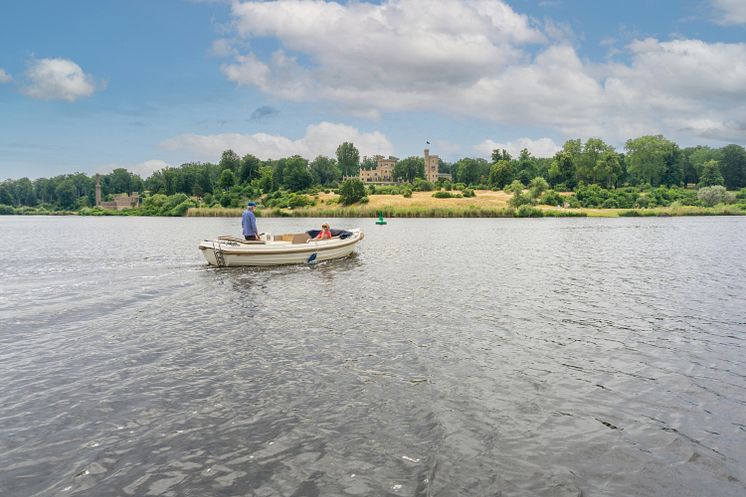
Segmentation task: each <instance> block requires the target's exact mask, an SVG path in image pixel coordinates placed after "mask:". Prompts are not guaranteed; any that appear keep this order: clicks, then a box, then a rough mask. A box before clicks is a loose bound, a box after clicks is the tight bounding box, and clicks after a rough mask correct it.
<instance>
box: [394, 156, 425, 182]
mask: <svg viewBox="0 0 746 497" xmlns="http://www.w3.org/2000/svg"><path fill="white" fill-rule="evenodd" d="M424 177H425V159H423V158H422V157H416V156H412V157H407V158H406V159H402V160H400V161H399V162H397V163H396V165H395V166H394V179H395V180H397V181H399V180H402V181H409V182H412V181H414V179H415V178H424Z"/></svg>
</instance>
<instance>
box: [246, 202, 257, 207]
mask: <svg viewBox="0 0 746 497" xmlns="http://www.w3.org/2000/svg"><path fill="white" fill-rule="evenodd" d="M246 207H256V202H249V203H248V204H246Z"/></svg>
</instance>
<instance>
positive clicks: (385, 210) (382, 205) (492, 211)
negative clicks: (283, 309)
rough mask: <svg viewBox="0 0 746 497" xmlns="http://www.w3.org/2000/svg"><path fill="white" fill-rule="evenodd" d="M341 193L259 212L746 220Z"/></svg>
mask: <svg viewBox="0 0 746 497" xmlns="http://www.w3.org/2000/svg"><path fill="white" fill-rule="evenodd" d="M336 197H337V196H336V195H334V194H320V195H319V198H318V201H317V203H316V205H312V206H307V207H299V208H295V209H281V208H260V209H257V211H256V212H257V215H258V216H259V217H329V218H335V217H357V218H366V217H369V218H370V217H378V216H379V215H381V214H383V216H384V217H391V218H397V217H399V218H407V217H411V218H474V217H484V218H505V217H671V216H743V215H746V210H744V209H741V208H739V207H738V206H736V205H717V206H715V207H696V206H685V205H680V206H671V207H653V208H645V209H601V208H576V209H573V208H562V207H552V206H548V205H533V206H528V205H526V206H521V207H518V208H513V207H511V206H510V205H509V204H508V201H509V200H510V198H511V195H510V194H508V193H505V192H504V191H491V190H478V191H477V192H476V196H475V197H470V198H433V196H432V192H414V193H413V194H412V197H411V198H405V197H403V196H401V195H370V196H369V197H368V202H367V203H364V204H354V205H348V206H343V205H339V204H337V203H335V199H336ZM242 213H243V209H242V208H222V207H210V208H206V207H194V208H190V209H189V210H188V211H187V212H186V215H187V216H189V217H239V216H241V214H242Z"/></svg>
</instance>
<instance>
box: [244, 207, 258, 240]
mask: <svg viewBox="0 0 746 497" xmlns="http://www.w3.org/2000/svg"><path fill="white" fill-rule="evenodd" d="M255 208H256V204H255V203H254V202H249V203H248V204H246V210H245V211H243V217H242V218H241V226H242V227H243V237H244V238H246V239H247V240H259V230H258V229H256V216H255V215H254V209H255Z"/></svg>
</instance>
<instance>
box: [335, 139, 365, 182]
mask: <svg viewBox="0 0 746 497" xmlns="http://www.w3.org/2000/svg"><path fill="white" fill-rule="evenodd" d="M337 165H338V167H339V172H340V173H341V174H342V176H343V177H345V176H348V177H349V176H356V175H357V174H358V171H359V170H360V152H359V151H358V149H357V148H355V145H354V144H353V143H351V142H344V143H342V144H341V145H340V146H338V147H337Z"/></svg>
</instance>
